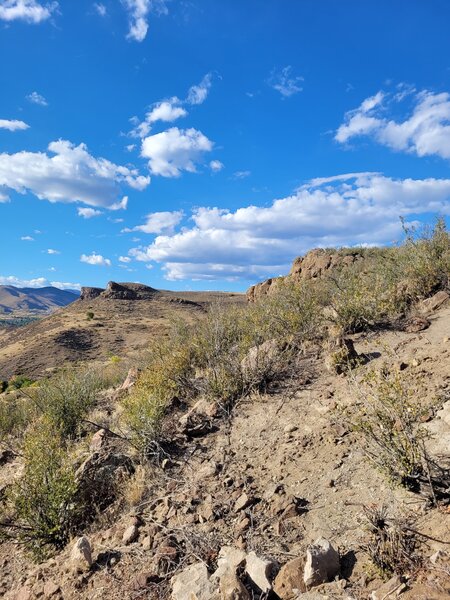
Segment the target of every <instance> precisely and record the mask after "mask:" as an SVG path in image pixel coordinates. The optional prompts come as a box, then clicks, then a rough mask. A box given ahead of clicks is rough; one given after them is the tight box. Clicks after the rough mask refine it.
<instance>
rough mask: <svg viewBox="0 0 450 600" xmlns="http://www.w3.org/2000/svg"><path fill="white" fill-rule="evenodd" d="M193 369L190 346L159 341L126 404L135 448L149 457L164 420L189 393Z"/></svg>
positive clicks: (127, 425) (125, 416)
mask: <svg viewBox="0 0 450 600" xmlns="http://www.w3.org/2000/svg"><path fill="white" fill-rule="evenodd" d="M192 377H193V366H192V356H191V349H190V348H189V346H188V345H186V344H185V345H182V344H180V345H177V346H175V345H172V344H170V343H168V342H163V341H161V342H159V343H157V344H155V346H154V347H153V349H152V351H151V354H150V356H149V358H148V363H147V366H146V368H145V370H144V371H143V372H142V374H141V375H140V377H139V379H138V381H137V383H136V384H135V386H134V387H133V389H132V391H131V393H130V394H129V395H128V396H127V397H126V398H125V400H124V401H123V403H122V406H123V414H122V422H123V425H124V426H125V428H126V430H127V431H128V432H129V435H130V439H131V441H132V443H133V444H134V445H135V447H136V448H137V449H138V450H139V451H140V452H141V453H142V454H143V455H146V454H148V452H149V451H150V449H151V448H152V447H153V444H154V442H155V440H157V439H158V437H159V434H160V427H161V422H162V417H163V415H164V413H165V411H166V409H167V407H168V406H169V405H170V403H171V401H172V400H173V399H174V398H176V397H183V396H184V397H186V395H187V394H189V390H190V386H191V379H192Z"/></svg>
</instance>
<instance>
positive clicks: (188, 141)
mask: <svg viewBox="0 0 450 600" xmlns="http://www.w3.org/2000/svg"><path fill="white" fill-rule="evenodd" d="M212 148H213V142H211V140H209V139H208V138H207V137H206V136H205V135H203V133H202V132H201V131H198V130H197V129H193V128H190V129H178V127H171V128H170V129H167V130H166V131H163V132H161V133H157V134H155V135H150V136H148V137H146V138H144V139H143V140H142V148H141V156H143V157H144V158H148V159H149V163H148V164H149V169H150V171H151V172H152V173H153V174H154V175H162V176H163V177H179V175H181V172H182V171H188V172H190V173H195V172H196V163H197V162H198V161H199V160H200V159H201V156H202V154H203V153H204V152H210V151H211V150H212Z"/></svg>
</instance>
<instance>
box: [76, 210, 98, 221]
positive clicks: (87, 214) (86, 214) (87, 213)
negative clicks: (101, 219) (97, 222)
mask: <svg viewBox="0 0 450 600" xmlns="http://www.w3.org/2000/svg"><path fill="white" fill-rule="evenodd" d="M77 213H78V216H79V217H83V219H92V217H98V216H99V215H101V214H103V213H102V211H101V210H96V209H95V208H77Z"/></svg>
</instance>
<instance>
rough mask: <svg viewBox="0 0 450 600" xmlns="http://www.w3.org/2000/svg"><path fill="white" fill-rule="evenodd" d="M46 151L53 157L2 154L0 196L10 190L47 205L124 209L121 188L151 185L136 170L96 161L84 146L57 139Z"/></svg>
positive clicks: (18, 153)
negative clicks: (54, 203) (27, 194)
mask: <svg viewBox="0 0 450 600" xmlns="http://www.w3.org/2000/svg"><path fill="white" fill-rule="evenodd" d="M48 151H49V153H50V154H51V155H52V156H51V155H49V154H48V153H45V152H26V151H22V152H17V153H15V154H7V153H1V154H0V193H1V192H6V189H7V188H9V189H12V190H15V191H16V192H19V193H21V194H25V193H26V192H31V193H33V194H34V195H35V196H37V197H38V198H40V199H41V200H42V199H45V200H49V201H50V202H82V203H83V204H87V205H89V206H95V207H102V208H108V209H111V210H117V209H120V208H125V207H126V202H127V197H126V196H125V197H122V194H121V186H122V185H127V186H129V187H131V188H133V189H135V190H143V189H145V188H146V187H147V186H148V185H149V183H150V177H144V176H142V175H139V173H138V171H137V170H136V169H130V168H128V167H124V166H120V165H116V164H114V163H112V162H110V161H109V160H106V159H105V158H95V157H94V156H92V155H91V154H89V152H88V149H87V146H86V145H85V144H79V145H78V146H75V145H74V144H72V143H71V142H69V141H65V140H59V141H57V142H51V144H49V146H48ZM2 188H3V189H2Z"/></svg>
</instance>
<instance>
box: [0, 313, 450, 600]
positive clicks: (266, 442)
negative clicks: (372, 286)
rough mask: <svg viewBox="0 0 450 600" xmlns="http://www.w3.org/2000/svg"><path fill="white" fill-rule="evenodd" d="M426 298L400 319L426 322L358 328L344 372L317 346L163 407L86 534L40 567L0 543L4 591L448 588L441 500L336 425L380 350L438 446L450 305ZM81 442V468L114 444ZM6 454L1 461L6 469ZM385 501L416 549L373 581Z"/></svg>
mask: <svg viewBox="0 0 450 600" xmlns="http://www.w3.org/2000/svg"><path fill="white" fill-rule="evenodd" d="M433 308H435V307H433V306H431V307H430V306H428V308H426V310H427V311H428V316H427V319H428V320H429V321H428V322H427V320H425V321H423V322H422V325H420V323H419V325H418V326H416V327H411V328H410V329H421V328H423V330H422V331H418V332H413V331H410V332H407V331H387V332H386V331H385V332H378V333H374V334H371V335H368V336H366V335H359V336H355V338H354V343H355V348H356V350H357V351H358V353H359V354H360V355H364V356H365V357H366V360H367V363H366V364H365V365H364V366H362V367H360V368H359V369H358V371H357V373H356V375H350V376H349V375H337V374H335V373H333V372H331V371H328V370H327V369H325V368H324V357H323V355H322V354H321V353H318V352H316V351H314V352H311V353H310V354H308V353H305V354H304V355H302V356H299V357H298V361H297V365H296V369H295V371H294V372H293V373H291V374H290V376H289V377H288V378H286V379H284V380H283V381H280V382H278V384H277V385H275V386H273V387H272V389H270V390H268V393H267V394H261V395H256V396H252V397H248V398H245V399H243V400H242V401H240V402H239V403H238V404H237V405H236V406H235V407H234V408H233V410H232V412H231V413H229V414H227V415H224V413H223V411H222V410H221V407H220V406H217V405H214V404H211V403H208V402H206V401H200V403H197V405H196V406H195V407H184V406H178V407H177V406H174V407H173V412H172V415H173V416H172V419H171V420H170V422H168V423H167V432H166V433H167V439H169V440H170V444H168V445H167V446H164V447H163V448H161V449H160V450H159V454H158V456H157V458H155V465H154V466H153V467H151V469H150V470H149V471H142V472H141V471H140V470H139V468H138V470H137V471H136V472H135V474H134V476H133V477H131V478H129V474H128V473H125V476H124V479H123V480H122V489H123V491H124V496H125V498H126V500H120V499H119V500H117V501H116V502H115V503H114V504H112V505H110V506H109V507H108V508H106V509H105V511H104V512H103V513H102V514H100V515H99V516H98V518H97V519H96V521H95V525H92V526H90V527H87V528H86V530H85V531H84V532H83V533H84V537H83V538H79V539H78V540H73V542H72V543H71V544H69V546H68V547H67V549H66V550H64V551H63V552H62V553H61V554H59V555H57V556H55V557H54V558H52V559H50V560H48V561H46V562H44V563H42V564H40V565H37V566H36V565H33V564H32V563H31V562H30V561H29V558H28V557H27V556H26V555H25V554H23V552H22V550H21V549H20V548H18V547H17V546H14V545H12V544H11V543H4V544H3V545H2V546H1V549H0V569H1V583H0V593H1V594H3V595H4V597H5V598H8V599H15V600H28V599H30V600H31V599H34V598H55V599H58V598H60V599H61V598H64V599H67V600H69V599H72V598H74V599H75V598H77V599H79V598H85V599H102V598H109V599H111V600H113V599H116V598H117V599H119V598H120V599H122V600H123V599H128V598H130V599H137V598H155V599H156V598H161V599H164V598H172V600H196V599H197V600H212V599H219V598H222V599H230V600H232V599H234V600H239V599H241V600H246V599H250V598H254V599H260V600H263V599H266V598H267V599H269V598H281V599H282V600H290V599H294V598H301V599H303V600H316V599H317V600H319V599H326V598H329V599H333V598H336V599H346V600H352V599H353V600H357V599H362V598H372V599H373V600H381V599H384V600H386V599H388V598H394V597H397V596H398V595H401V597H402V598H404V599H405V600H413V599H416V600H438V599H440V600H442V599H444V598H450V522H449V514H450V513H449V511H448V506H445V504H443V505H441V506H440V507H438V508H433V509H431V508H430V506H429V501H428V500H427V498H425V497H424V496H423V495H420V494H417V493H413V492H409V491H406V490H405V489H404V488H402V487H398V486H394V485H391V484H389V482H388V481H387V480H386V478H385V477H384V476H383V475H382V474H381V473H379V472H378V471H377V470H375V469H374V468H373V467H372V466H371V465H370V464H369V463H368V462H367V459H366V457H365V454H364V448H363V446H362V445H361V438H360V436H359V435H358V434H356V433H354V432H352V431H351V430H350V428H349V426H348V415H349V414H351V413H352V411H354V410H355V409H356V408H357V406H358V402H359V394H358V390H359V388H360V383H359V382H360V380H361V378H362V377H363V376H364V374H365V373H366V372H367V371H368V370H369V369H372V368H378V367H379V366H380V365H381V364H382V363H383V362H385V363H387V364H388V365H389V367H390V368H391V369H397V370H398V371H400V372H401V373H402V374H403V376H404V377H405V378H406V380H407V381H408V383H409V384H410V385H411V386H412V387H413V389H415V390H416V391H417V398H418V399H419V400H420V402H421V403H422V404H423V406H424V407H427V411H426V416H425V417H424V421H426V423H425V427H427V428H428V430H429V432H430V433H431V434H432V436H433V437H432V438H431V439H430V440H429V441H428V442H427V443H428V447H429V452H430V453H431V454H432V455H433V456H435V457H438V456H439V460H444V459H446V460H448V459H449V458H450V456H449V454H450V453H449V448H450V307H449V306H448V302H447V304H446V303H445V302H444V303H443V305H442V306H441V307H440V308H439V309H437V310H435V311H433V312H432V311H431V309H433ZM436 308H437V307H436ZM428 325H429V326H428ZM125 393H126V392H125ZM113 397H117V396H114V394H113V395H111V397H110V401H111V402H113V400H112V398H113ZM90 443H91V447H90V449H86V456H85V457H84V458H85V459H86V460H85V463H84V466H83V465H82V467H81V468H82V469H83V468H84V469H85V470H86V472H88V467H89V468H91V467H92V465H94V466H95V465H102V464H103V465H109V464H112V463H111V456H115V457H117V456H121V453H123V451H124V448H123V447H121V445H120V443H118V442H117V441H116V440H114V439H113V438H109V437H108V435H107V434H106V433H105V432H100V433H98V434H96V435H95V436H94V438H93V439H92V440H91V442H90ZM89 461H90V462H89ZM108 461H110V462H108ZM115 461H116V462H115V463H114V464H116V466H117V465H118V466H119V467H120V468H121V469H122V471H123V472H125V471H126V469H125V471H124V464H125V463H124V462H121V461H120V460H116V459H115ZM113 462H114V461H113ZM13 467H14V465H13V464H12V463H7V464H6V465H4V466H3V467H2V474H3V477H4V478H5V477H6V478H7V477H8V475H7V473H12V472H13ZM105 472H107V471H105ZM92 493H95V490H94V489H93V490H92ZM381 505H384V506H385V507H386V509H387V511H388V514H389V515H390V516H391V517H392V518H396V519H400V518H401V519H408V522H409V523H410V524H412V525H411V529H412V530H413V531H412V532H410V533H413V535H414V536H415V537H416V541H417V544H418V550H417V552H418V553H419V554H420V556H421V560H420V561H418V562H417V563H415V565H414V566H411V569H410V570H409V571H408V570H406V572H405V576H404V578H403V579H399V578H395V577H394V578H392V579H390V580H388V581H384V580H383V578H382V577H381V576H380V573H379V572H377V571H376V570H375V569H374V567H373V565H372V564H371V563H370V561H369V559H368V556H367V554H366V553H365V552H364V550H363V546H364V544H365V543H366V542H367V536H368V533H367V520H366V518H365V514H366V510H367V509H371V508H372V509H373V508H374V507H376V506H381ZM130 507H131V508H130ZM305 580H306V581H307V583H308V586H305ZM322 582H326V583H322ZM307 588H308V589H309V591H308V590H307Z"/></svg>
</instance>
